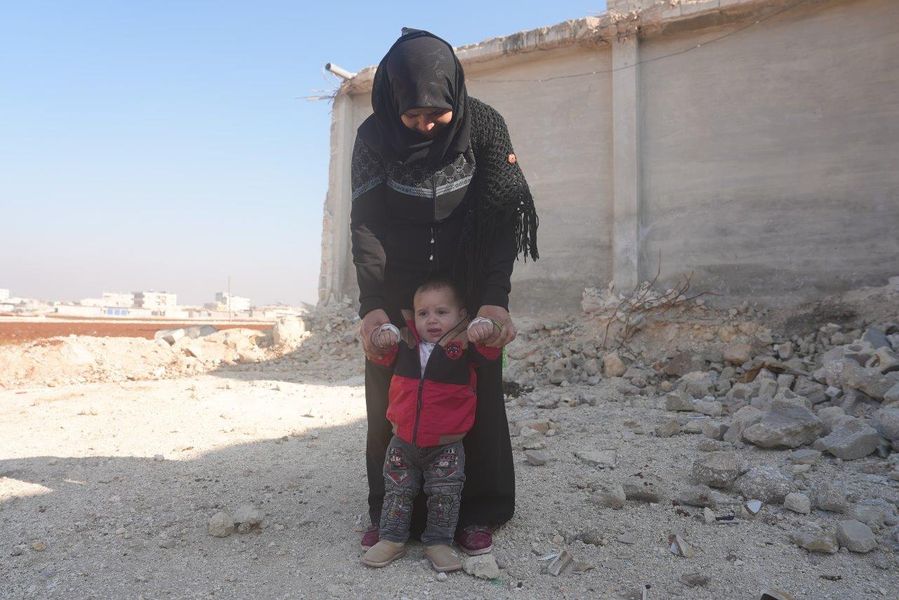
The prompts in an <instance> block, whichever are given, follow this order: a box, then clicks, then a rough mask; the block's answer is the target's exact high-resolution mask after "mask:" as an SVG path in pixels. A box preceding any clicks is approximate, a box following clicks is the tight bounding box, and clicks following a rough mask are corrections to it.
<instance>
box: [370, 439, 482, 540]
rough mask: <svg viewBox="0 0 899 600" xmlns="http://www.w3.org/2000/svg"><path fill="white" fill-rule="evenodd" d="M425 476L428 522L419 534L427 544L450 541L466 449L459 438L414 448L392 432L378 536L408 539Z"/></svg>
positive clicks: (455, 518)
mask: <svg viewBox="0 0 899 600" xmlns="http://www.w3.org/2000/svg"><path fill="white" fill-rule="evenodd" d="M422 480H424V491H425V495H426V496H427V497H428V522H427V526H426V527H425V531H424V533H423V534H422V536H421V542H422V543H423V544H424V545H426V546H431V545H434V544H447V545H449V544H452V542H453V533H454V532H455V530H456V523H457V522H458V520H459V504H460V502H461V498H462V484H463V483H464V482H465V450H464V449H463V446H462V442H461V441H458V442H453V443H452V444H446V445H445V446H434V447H431V448H417V447H415V446H413V445H412V444H407V443H406V442H404V441H403V440H401V439H400V438H398V437H396V436H393V439H391V440H390V445H389V446H388V447H387V456H386V458H385V459H384V487H385V494H384V507H383V509H382V510H381V527H380V533H379V535H380V538H381V539H382V540H389V541H391V542H400V543H403V542H405V541H406V540H407V539H409V523H410V521H411V519H412V501H413V500H415V496H417V495H418V491H419V489H421V486H422Z"/></svg>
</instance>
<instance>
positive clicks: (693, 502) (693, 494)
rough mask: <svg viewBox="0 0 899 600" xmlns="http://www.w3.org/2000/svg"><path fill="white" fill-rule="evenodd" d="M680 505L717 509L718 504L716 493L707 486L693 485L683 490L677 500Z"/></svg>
mask: <svg viewBox="0 0 899 600" xmlns="http://www.w3.org/2000/svg"><path fill="white" fill-rule="evenodd" d="M675 500H676V501H677V503H678V504H683V505H685V506H701V507H710V508H715V506H717V505H718V502H717V500H716V498H715V492H714V491H712V488H710V487H708V486H706V485H692V486H690V487H687V488H684V489H682V490H681V491H680V492H679V493H678V494H677V497H676V498H675Z"/></svg>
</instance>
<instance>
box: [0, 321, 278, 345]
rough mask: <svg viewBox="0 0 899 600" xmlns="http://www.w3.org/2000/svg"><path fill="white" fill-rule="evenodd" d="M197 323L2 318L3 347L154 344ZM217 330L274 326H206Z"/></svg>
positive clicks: (234, 324) (269, 327) (270, 326)
mask: <svg viewBox="0 0 899 600" xmlns="http://www.w3.org/2000/svg"><path fill="white" fill-rule="evenodd" d="M197 324H198V323H197V322H191V323H186V322H181V321H124V320H120V319H115V320H114V319H53V318H48V319H42V320H40V321H37V320H34V319H17V318H11V317H10V318H0V345H2V344H21V343H24V342H31V341H34V340H44V339H48V338H52V337H58V336H67V335H87V336H94V337H136V338H143V339H146V340H152V339H153V335H154V334H155V333H156V332H157V331H159V330H160V329H177V328H179V327H191V326H193V325H197ZM202 324H203V325H206V324H208V325H212V326H213V327H215V328H216V329H219V330H222V329H234V328H237V327H241V328H246V329H256V330H258V331H264V330H266V329H271V328H272V324H271V323H229V322H208V323H206V322H203V323H202Z"/></svg>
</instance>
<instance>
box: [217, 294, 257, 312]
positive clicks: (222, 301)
mask: <svg viewBox="0 0 899 600" xmlns="http://www.w3.org/2000/svg"><path fill="white" fill-rule="evenodd" d="M215 303H216V305H217V306H218V309H219V310H227V311H230V312H246V311H248V310H250V299H249V298H243V297H241V296H232V295H231V294H229V293H228V292H216V293H215Z"/></svg>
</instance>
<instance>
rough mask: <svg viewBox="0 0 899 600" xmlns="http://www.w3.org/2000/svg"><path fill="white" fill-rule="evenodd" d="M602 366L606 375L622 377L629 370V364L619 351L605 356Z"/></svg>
mask: <svg viewBox="0 0 899 600" xmlns="http://www.w3.org/2000/svg"><path fill="white" fill-rule="evenodd" d="M602 368H603V374H604V375H605V376H606V377H621V376H622V375H624V374H625V372H626V371H627V366H626V365H625V364H624V361H622V360H621V357H620V356H618V353H617V352H610V353H609V354H606V355H605V356H603V358H602Z"/></svg>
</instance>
